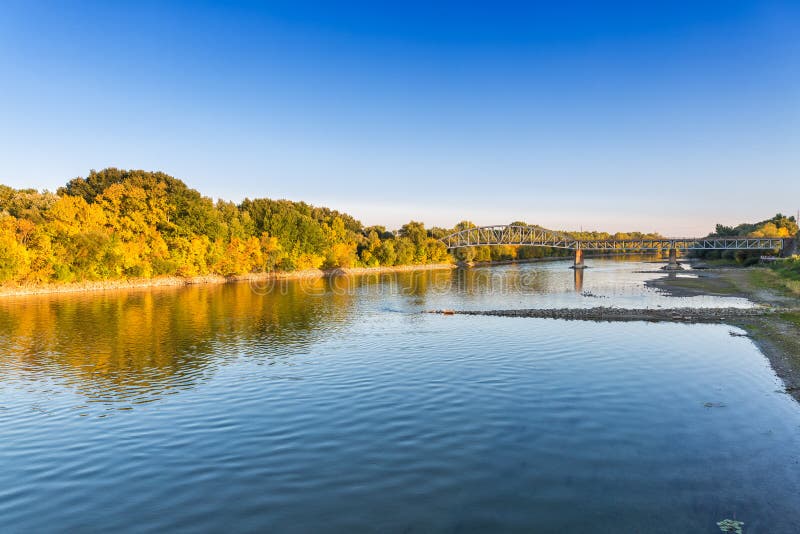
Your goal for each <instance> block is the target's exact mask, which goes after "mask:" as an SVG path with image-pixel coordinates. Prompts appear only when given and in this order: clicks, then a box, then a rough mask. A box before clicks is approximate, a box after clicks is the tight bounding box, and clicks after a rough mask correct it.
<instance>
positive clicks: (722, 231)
mask: <svg viewBox="0 0 800 534" xmlns="http://www.w3.org/2000/svg"><path fill="white" fill-rule="evenodd" d="M797 222H798V221H797V220H796V219H795V217H787V216H786V215H783V214H780V213H778V214H777V215H775V216H774V217H772V218H771V219H767V220H765V221H761V222H757V223H742V224H739V225H737V226H725V225H722V224H718V225H717V226H716V228H715V230H714V232H713V233H711V234H709V236H708V237H780V238H784V237H792V236H795V235H797V230H798V225H797ZM763 253H764V251H751V250H697V251H694V252H693V255H694V256H695V257H698V258H704V259H708V260H718V259H724V260H732V261H735V262H737V263H740V264H742V265H752V264H755V263H757V262H758V261H759V258H760V257H761V255H762V254H763Z"/></svg>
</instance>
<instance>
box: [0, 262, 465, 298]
mask: <svg viewBox="0 0 800 534" xmlns="http://www.w3.org/2000/svg"><path fill="white" fill-rule="evenodd" d="M455 268H456V266H455V265H454V264H452V263H431V264H426V265H395V266H392V267H354V268H350V269H342V268H337V269H308V270H303V271H288V272H271V273H251V274H243V275H234V276H220V275H206V276H193V277H186V278H184V277H180V276H158V277H154V278H125V279H119V280H92V281H83V282H70V283H65V284H59V283H49V284H37V285H28V286H2V287H0V297H13V296H24V295H45V294H50V293H83V292H91V291H116V290H124V289H146V288H162V287H180V286H189V285H198V284H228V283H235V282H253V283H258V282H268V281H272V280H302V279H310V278H331V277H335V276H364V275H370V274H387V273H401V272H411V271H433V270H443V269H455Z"/></svg>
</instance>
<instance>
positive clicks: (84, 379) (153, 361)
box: [0, 279, 353, 402]
mask: <svg viewBox="0 0 800 534" xmlns="http://www.w3.org/2000/svg"><path fill="white" fill-rule="evenodd" d="M299 282H300V281H292V282H286V283H283V284H281V286H279V287H275V288H274V289H273V290H272V291H270V292H268V293H264V292H257V291H254V290H253V288H251V287H250V286H249V285H248V284H247V283H236V284H225V285H219V286H194V287H184V288H163V289H150V290H136V291H115V292H107V293H100V294H97V293H95V294H86V295H65V294H61V295H42V296H35V297H24V298H9V299H3V300H1V301H0V350H2V354H3V356H2V357H1V358H0V370H2V375H5V376H11V375H12V374H14V373H16V374H17V375H25V377H27V378H29V379H33V380H41V381H52V382H56V383H59V384H62V385H66V386H68V387H71V388H74V389H76V390H77V391H79V392H80V393H81V394H82V395H84V396H86V397H87V399H89V400H107V401H110V402H115V401H122V400H124V401H127V402H138V401H142V402H143V401H147V400H153V399H157V398H160V397H161V396H162V395H164V394H165V393H167V392H168V390H174V389H181V388H187V387H193V386H194V385H195V384H196V383H197V382H198V380H201V379H202V378H203V377H204V376H207V375H209V374H211V373H213V372H214V371H215V370H216V369H217V368H218V367H219V366H220V365H224V364H225V363H226V362H227V361H229V360H231V359H235V358H238V357H258V358H266V359H275V358H285V357H290V356H291V355H293V354H297V353H298V352H302V351H305V350H307V349H308V347H309V346H310V345H311V344H313V343H314V342H315V341H316V340H317V339H319V337H320V336H321V335H324V334H325V332H326V331H329V330H330V328H332V327H335V325H336V324H341V323H342V322H345V321H347V320H348V317H349V315H350V312H351V310H352V302H353V293H352V292H338V291H333V290H332V288H331V285H330V284H331V282H330V281H328V280H324V279H313V280H303V281H302V283H299ZM0 380H2V379H0Z"/></svg>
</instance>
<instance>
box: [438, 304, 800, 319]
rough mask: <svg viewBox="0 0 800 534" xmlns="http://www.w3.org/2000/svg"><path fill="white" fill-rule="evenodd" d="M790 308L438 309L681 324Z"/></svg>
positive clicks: (777, 311)
mask: <svg viewBox="0 0 800 534" xmlns="http://www.w3.org/2000/svg"><path fill="white" fill-rule="evenodd" d="M787 311H796V310H788V309H783V308H767V307H755V308H670V309H667V308H640V309H625V308H609V307H597V308H554V309H543V308H537V309H528V310H484V311H475V310H436V311H432V312H429V313H439V314H443V315H489V316H495V317H532V318H538V319H566V320H571V321H609V322H617V321H647V322H682V323H724V322H729V321H731V320H735V319H740V318H745V317H761V316H765V315H772V314H776V313H783V312H787Z"/></svg>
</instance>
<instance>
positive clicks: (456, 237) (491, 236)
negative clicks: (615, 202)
mask: <svg viewBox="0 0 800 534" xmlns="http://www.w3.org/2000/svg"><path fill="white" fill-rule="evenodd" d="M789 241H790V239H782V238H772V237H678V238H657V239H576V238H574V237H571V236H569V235H568V234H563V233H560V232H554V231H552V230H548V229H547V228H542V227H541V226H517V225H502V226H481V227H475V228H466V229H464V230H461V231H458V232H455V233H453V234H450V235H448V236H446V237H444V238H442V242H443V243H444V244H445V246H446V247H447V249H448V250H454V249H459V248H464V247H482V246H500V245H514V246H517V245H518V246H528V247H531V246H532V247H553V248H562V249H567V250H574V251H575V265H574V267H575V268H576V269H582V268H583V267H584V263H583V253H584V251H587V250H597V251H614V250H617V251H620V252H623V251H624V252H637V251H641V252H646V251H663V250H667V251H669V267H668V268H674V269H678V268H680V267H679V266H678V262H677V251H678V250H682V251H687V250H784V248H785V246H786V245H787V244H788V242H789Z"/></svg>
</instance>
